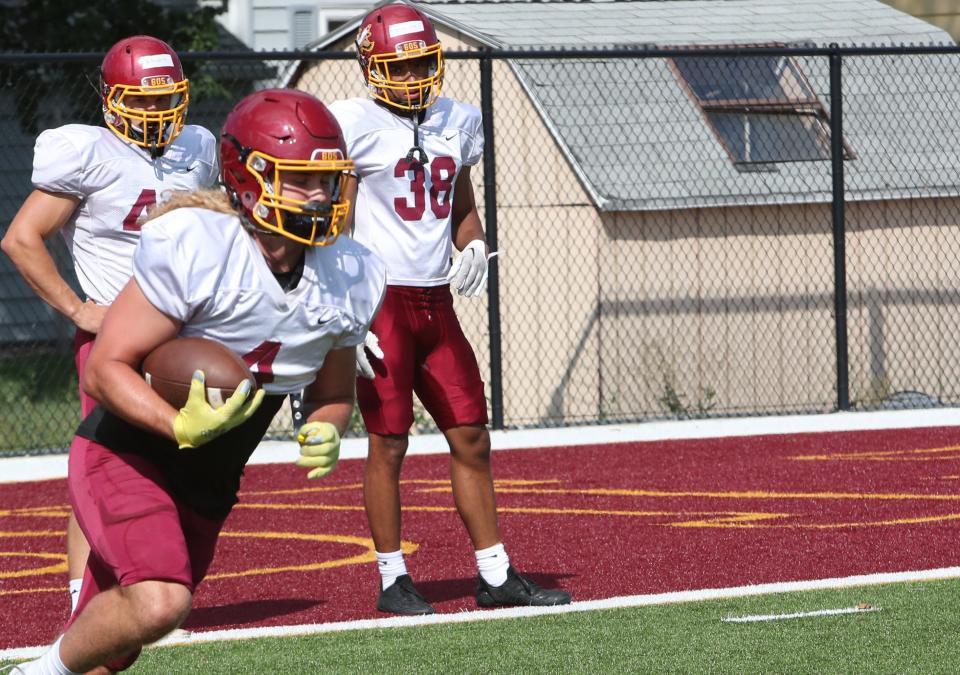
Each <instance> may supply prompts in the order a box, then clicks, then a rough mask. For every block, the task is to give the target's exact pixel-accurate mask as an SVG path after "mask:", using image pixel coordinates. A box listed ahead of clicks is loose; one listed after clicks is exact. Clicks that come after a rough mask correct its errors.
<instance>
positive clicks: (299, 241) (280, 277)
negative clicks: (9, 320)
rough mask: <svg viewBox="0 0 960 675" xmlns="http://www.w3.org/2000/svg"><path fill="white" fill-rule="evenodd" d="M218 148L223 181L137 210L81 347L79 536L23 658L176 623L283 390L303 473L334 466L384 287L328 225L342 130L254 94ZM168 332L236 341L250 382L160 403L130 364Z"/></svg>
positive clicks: (363, 257) (341, 173)
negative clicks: (129, 254) (120, 280)
mask: <svg viewBox="0 0 960 675" xmlns="http://www.w3.org/2000/svg"><path fill="white" fill-rule="evenodd" d="M220 161H221V172H222V181H223V183H224V185H225V186H226V193H223V192H221V191H213V190H207V191H201V192H197V193H194V194H189V195H177V196H174V197H173V198H171V200H170V201H169V202H167V203H166V204H164V205H162V206H161V207H159V208H158V209H157V210H156V211H155V213H154V215H152V216H151V219H150V221H149V222H147V223H146V224H145V225H144V227H143V230H142V236H141V241H140V244H139V245H138V246H137V248H136V251H135V252H134V256H133V278H132V279H131V280H130V281H129V282H128V283H127V284H126V285H125V286H124V288H123V290H122V291H121V292H120V294H119V296H118V297H117V299H116V300H115V301H114V303H113V304H112V305H111V307H110V310H109V311H108V312H107V314H106V317H105V318H104V321H103V326H102V329H101V332H100V335H99V336H98V338H97V340H96V343H95V345H94V348H93V351H92V353H91V355H90V359H89V361H88V363H87V369H86V373H85V375H84V386H85V387H86V388H87V390H88V391H89V392H90V393H91V394H92V395H93V396H94V397H95V398H96V399H97V400H98V401H100V402H101V403H100V406H98V407H97V408H95V409H94V411H93V412H92V413H91V414H90V415H88V416H87V418H86V419H85V420H84V421H83V423H82V424H81V425H80V429H79V430H78V432H77V436H76V437H75V439H74V443H73V446H72V448H71V453H70V475H69V485H70V497H71V502H72V504H73V507H74V509H75V510H76V512H77V514H78V518H79V520H80V524H81V526H82V527H83V530H84V532H85V533H86V534H87V537H88V538H89V540H90V542H91V544H92V551H91V555H90V559H89V562H88V565H87V571H86V576H85V578H84V588H83V591H82V593H81V596H80V604H79V606H78V608H77V611H76V612H75V613H74V615H73V618H72V619H71V621H70V622H69V623H68V624H67V629H66V632H65V633H64V634H63V636H62V637H61V638H60V639H58V640H57V642H56V643H54V646H53V647H52V648H51V649H50V650H48V651H47V652H46V653H45V654H44V655H43V656H42V657H41V658H40V659H38V660H37V661H34V662H31V663H30V664H25V665H22V666H20V668H21V669H22V670H24V671H25V672H27V673H33V672H44V673H67V672H70V671H73V672H87V671H89V670H91V669H93V668H97V667H107V668H109V669H111V670H119V669H122V668H125V667H128V666H129V665H130V664H131V663H132V662H133V661H134V660H135V659H136V657H137V655H138V654H139V650H140V648H141V646H142V645H144V644H147V643H149V642H153V641H155V640H157V639H159V638H160V637H162V636H163V635H165V634H167V633H168V632H170V631H171V630H173V629H175V628H176V627H177V626H179V625H180V624H181V623H182V621H183V620H184V619H185V618H186V616H187V614H188V613H189V611H190V604H191V598H192V595H193V592H194V589H195V588H196V586H197V584H199V583H200V581H201V580H202V579H203V577H204V575H205V574H206V570H207V567H208V565H209V564H210V561H211V559H212V557H213V551H214V547H215V545H216V541H217V538H218V535H219V530H220V527H221V525H222V524H223V521H224V520H225V519H226V517H227V515H228V514H229V513H230V510H231V508H232V507H233V505H234V504H235V503H236V501H237V490H238V489H239V484H240V476H241V473H242V471H243V467H244V465H245V464H246V462H247V459H248V458H249V456H250V454H251V453H252V452H253V451H254V449H255V448H256V446H257V444H258V443H259V442H260V440H261V439H262V437H263V435H264V434H265V433H266V431H267V427H268V426H269V424H270V421H271V419H272V418H273V416H274V414H275V413H276V412H277V410H278V409H279V408H280V405H281V404H282V403H283V401H284V399H285V398H286V396H287V395H288V394H291V393H293V392H298V391H303V392H304V396H303V402H304V406H305V413H306V424H304V425H303V426H302V427H301V428H300V430H299V433H298V441H299V443H300V452H301V456H300V458H299V460H298V461H297V464H298V465H300V466H303V467H306V468H308V469H309V473H308V477H310V478H316V477H320V476H324V475H326V474H328V473H329V472H330V471H332V470H333V467H334V465H335V464H336V461H337V458H338V456H339V448H340V434H342V433H343V432H344V431H345V430H346V427H347V425H348V424H349V421H350V415H351V412H352V410H353V402H354V383H355V380H356V372H355V368H356V365H355V359H356V346H357V345H358V344H361V343H362V341H363V339H364V336H365V335H366V334H367V331H368V329H369V325H370V321H371V320H372V318H373V316H374V314H375V313H376V311H377V309H378V307H379V305H380V302H381V301H382V299H383V295H384V292H385V287H386V271H385V269H384V266H383V263H382V262H380V260H378V259H377V258H376V256H375V255H373V254H372V253H371V252H370V251H369V250H367V249H366V248H364V247H363V246H362V245H360V244H359V243H357V242H355V241H354V240H352V239H350V238H349V237H339V238H338V235H339V233H340V231H341V229H342V228H343V226H344V225H345V223H346V217H347V211H348V208H349V206H348V203H347V202H346V201H345V197H344V196H343V193H342V189H341V187H342V182H343V181H344V180H345V179H346V173H345V172H346V171H348V170H349V169H350V168H351V167H352V163H351V162H350V161H349V160H348V159H347V156H346V148H345V145H344V142H343V136H342V135H341V132H340V127H339V126H338V124H337V121H336V119H335V118H334V117H333V116H332V115H331V114H330V113H329V111H328V110H327V109H326V107H325V106H324V105H323V104H322V103H321V102H320V101H318V100H317V99H316V98H314V97H313V96H311V95H309V94H305V93H303V92H299V91H296V90H292V89H273V90H266V91H261V92H257V93H254V94H251V95H249V96H247V97H246V98H245V99H243V100H242V101H240V102H239V103H238V104H237V105H236V106H235V107H234V108H233V110H232V111H231V112H230V114H229V116H228V117H227V120H226V122H225V123H224V126H223V134H222V141H221V150H220ZM178 335H182V336H195V337H203V338H210V339H214V340H218V341H220V342H222V343H223V344H225V345H227V346H228V347H230V348H231V349H232V350H233V351H235V352H236V353H237V354H240V355H243V357H244V359H245V360H246V362H247V363H248V364H249V365H250V368H251V370H252V371H253V373H254V374H255V376H256V378H257V380H258V383H259V389H258V390H257V392H256V394H255V395H253V396H252V397H251V396H250V387H249V386H246V387H244V386H243V385H241V387H238V389H237V391H236V392H235V393H234V394H233V395H232V396H231V397H230V398H229V399H227V401H226V402H225V403H224V404H223V405H222V406H220V407H219V408H213V407H211V405H210V404H209V403H208V401H207V397H206V392H205V388H204V384H203V373H202V371H197V373H195V374H194V380H193V385H192V387H191V390H190V397H189V399H188V401H187V403H186V405H185V406H184V407H183V408H182V409H180V410H179V411H178V410H176V409H174V408H173V407H171V406H170V404H169V403H167V402H166V401H165V400H163V399H161V398H160V396H159V395H158V394H157V393H156V392H154V391H153V389H151V388H150V387H149V385H147V384H146V382H145V381H144V379H143V378H142V377H141V376H140V374H139V370H138V369H139V365H140V362H141V361H142V359H143V358H144V357H145V356H146V355H147V354H148V353H149V352H150V351H152V350H153V349H154V348H156V347H157V346H158V345H160V344H162V343H164V342H166V341H167V340H170V339H172V338H174V337H176V336H178ZM244 384H246V383H244ZM201 445H202V447H200V446H201ZM178 448H179V449H178Z"/></svg>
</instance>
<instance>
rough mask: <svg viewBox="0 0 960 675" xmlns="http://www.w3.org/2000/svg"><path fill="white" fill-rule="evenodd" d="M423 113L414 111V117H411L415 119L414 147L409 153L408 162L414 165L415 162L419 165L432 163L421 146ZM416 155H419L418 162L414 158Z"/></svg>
mask: <svg viewBox="0 0 960 675" xmlns="http://www.w3.org/2000/svg"><path fill="white" fill-rule="evenodd" d="M421 112H423V111H422V110H414V111H413V115H411V117H412V119H413V147H412V148H410V150H409V151H408V152H407V161H408V162H410V163H411V164H413V163H414V162H416V163H417V164H429V163H430V158H429V157H427V153H426V151H425V150H424V149H423V147H422V146H421V145H420V113H421ZM414 153H416V154H417V159H416V160H414V158H413V155H414Z"/></svg>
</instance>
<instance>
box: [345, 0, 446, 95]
mask: <svg viewBox="0 0 960 675" xmlns="http://www.w3.org/2000/svg"><path fill="white" fill-rule="evenodd" d="M356 46H357V59H358V60H359V61H360V69H361V70H362V71H363V77H364V79H365V80H366V82H367V87H368V88H369V89H370V95H371V96H373V97H374V98H375V99H377V100H379V101H383V102H384V103H387V104H389V105H391V106H394V107H396V108H400V109H403V110H423V109H424V108H427V107H429V106H431V105H433V104H434V103H435V102H436V100H437V98H439V96H440V88H441V87H442V85H443V49H442V47H441V46H440V40H439V39H438V38H437V33H436V31H435V30H434V29H433V25H432V24H431V23H430V19H428V18H427V17H426V16H425V15H424V14H422V13H421V12H419V11H418V10H416V9H414V8H413V7H410V6H409V5H404V4H396V5H386V6H384V7H380V8H378V9H375V10H373V11H372V12H370V13H369V14H367V15H366V16H365V17H364V18H363V21H361V22H360V30H359V31H358V32H357V39H356ZM414 59H417V60H418V63H420V64H421V65H420V68H419V69H418V70H414V71H413V72H412V73H410V72H408V71H410V70H411V64H410V61H412V60H414Z"/></svg>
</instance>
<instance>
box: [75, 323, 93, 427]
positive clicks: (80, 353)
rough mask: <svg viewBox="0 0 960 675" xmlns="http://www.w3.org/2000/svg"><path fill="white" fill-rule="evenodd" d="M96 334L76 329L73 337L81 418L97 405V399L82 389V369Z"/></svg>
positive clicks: (85, 364)
mask: <svg viewBox="0 0 960 675" xmlns="http://www.w3.org/2000/svg"><path fill="white" fill-rule="evenodd" d="M96 339H97V336H96V335H94V334H93V333H88V332H87V331H85V330H81V329H79V328H78V329H77V333H76V335H74V337H73V362H74V363H75V364H77V385H78V387H79V389H80V414H81V419H82V418H83V417H86V416H87V415H89V414H90V411H91V410H93V409H94V408H95V407H96V406H97V401H96V399H94V398H93V397H91V396H90V394H88V393H87V392H85V391H84V390H83V371H84V370H85V369H86V367H87V359H88V358H89V357H90V350H92V349H93V341H94V340H96Z"/></svg>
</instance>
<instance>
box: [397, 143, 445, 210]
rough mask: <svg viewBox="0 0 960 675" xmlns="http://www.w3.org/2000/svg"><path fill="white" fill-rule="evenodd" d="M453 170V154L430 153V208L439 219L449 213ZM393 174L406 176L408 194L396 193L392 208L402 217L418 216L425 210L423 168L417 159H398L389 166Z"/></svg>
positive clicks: (399, 176)
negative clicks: (399, 194) (434, 154)
mask: <svg viewBox="0 0 960 675" xmlns="http://www.w3.org/2000/svg"><path fill="white" fill-rule="evenodd" d="M456 173H457V163H456V162H454V161H453V157H434V158H432V159H431V160H430V210H431V211H433V215H434V216H436V217H437V218H439V219H443V218H446V217H447V216H449V215H450V200H451V197H452V196H453V179H454V176H455V175H456ZM393 175H394V177H395V178H404V177H410V194H411V195H412V196H413V203H411V202H410V198H409V197H407V196H403V197H396V198H394V200H393V208H394V210H395V211H396V212H397V215H399V216H400V217H401V218H403V219H404V220H420V219H422V218H423V214H424V212H425V211H426V210H427V199H426V196H427V195H426V192H427V190H426V172H425V171H424V168H423V165H422V164H420V163H419V162H410V161H407V160H406V159H401V160H400V161H399V162H397V165H396V166H395V167H393Z"/></svg>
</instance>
